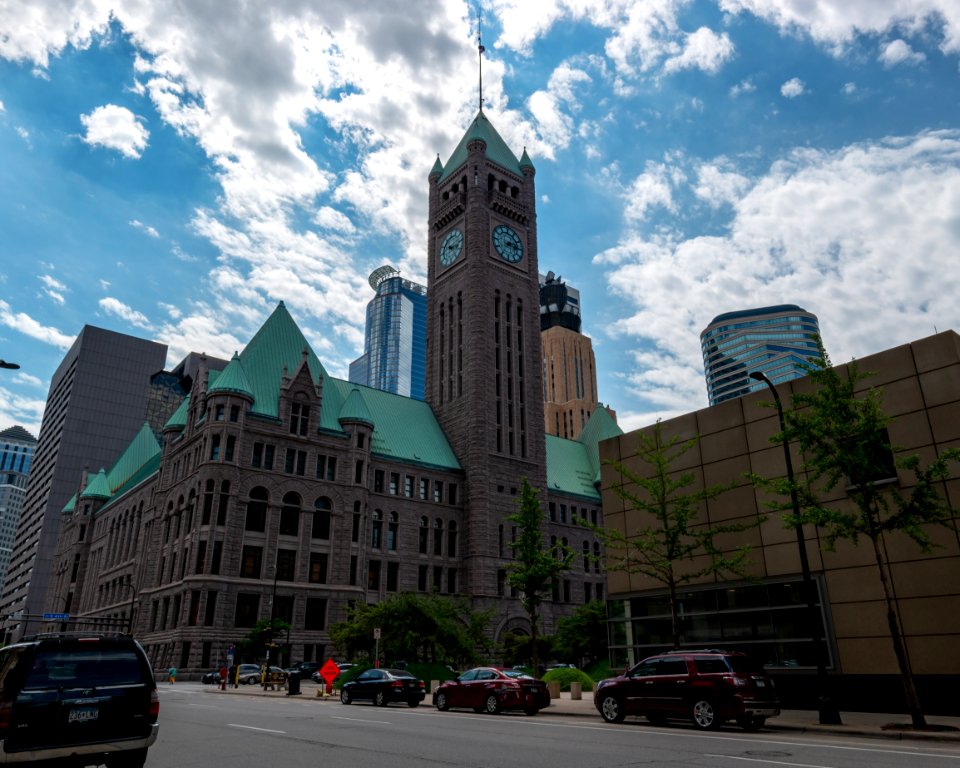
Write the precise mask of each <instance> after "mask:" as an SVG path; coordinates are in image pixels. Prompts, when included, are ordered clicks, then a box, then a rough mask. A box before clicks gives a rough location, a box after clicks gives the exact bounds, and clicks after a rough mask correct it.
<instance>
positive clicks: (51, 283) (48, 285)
mask: <svg viewBox="0 0 960 768" xmlns="http://www.w3.org/2000/svg"><path fill="white" fill-rule="evenodd" d="M40 282H41V283H42V284H43V295H45V296H47V297H48V298H49V299H51V300H52V301H53V302H55V303H57V304H59V305H60V306H63V305H64V304H65V303H66V299H65V298H64V295H63V294H64V293H66V290H67V286H65V285H64V284H63V283H61V282H60V281H59V280H57V279H56V278H54V277H53V276H52V275H40Z"/></svg>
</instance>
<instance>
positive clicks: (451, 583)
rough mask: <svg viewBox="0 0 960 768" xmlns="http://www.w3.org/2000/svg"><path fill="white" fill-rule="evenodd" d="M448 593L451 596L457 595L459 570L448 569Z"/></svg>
mask: <svg viewBox="0 0 960 768" xmlns="http://www.w3.org/2000/svg"><path fill="white" fill-rule="evenodd" d="M447 592H449V593H450V594H451V595H455V594H456V593H457V569H456V568H448V569H447Z"/></svg>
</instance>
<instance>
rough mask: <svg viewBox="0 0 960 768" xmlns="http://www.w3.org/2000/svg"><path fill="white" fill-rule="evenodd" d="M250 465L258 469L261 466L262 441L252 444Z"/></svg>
mask: <svg viewBox="0 0 960 768" xmlns="http://www.w3.org/2000/svg"><path fill="white" fill-rule="evenodd" d="M250 466H251V467H253V468H254V469H260V467H262V466H263V443H254V444H253V456H251V457H250Z"/></svg>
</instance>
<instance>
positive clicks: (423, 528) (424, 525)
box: [419, 515, 430, 555]
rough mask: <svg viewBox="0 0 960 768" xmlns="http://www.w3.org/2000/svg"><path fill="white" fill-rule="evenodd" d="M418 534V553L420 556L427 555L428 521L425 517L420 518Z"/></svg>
mask: <svg viewBox="0 0 960 768" xmlns="http://www.w3.org/2000/svg"><path fill="white" fill-rule="evenodd" d="M419 534H420V535H419V552H420V554H421V555H425V554H427V546H428V544H429V541H430V521H429V520H428V519H427V516H426V515H423V516H422V517H421V518H420V531H419Z"/></svg>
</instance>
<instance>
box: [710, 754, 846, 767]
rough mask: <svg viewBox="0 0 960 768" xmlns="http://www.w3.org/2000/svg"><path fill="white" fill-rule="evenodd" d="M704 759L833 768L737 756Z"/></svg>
mask: <svg viewBox="0 0 960 768" xmlns="http://www.w3.org/2000/svg"><path fill="white" fill-rule="evenodd" d="M704 757H719V758H721V759H724V760H744V761H746V762H748V763H766V764H767V765H790V766H794V768H833V766H830V765H812V764H811V763H786V762H783V761H782V760H769V759H764V760H762V759H760V758H758V757H738V756H736V755H711V754H706V755H704Z"/></svg>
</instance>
